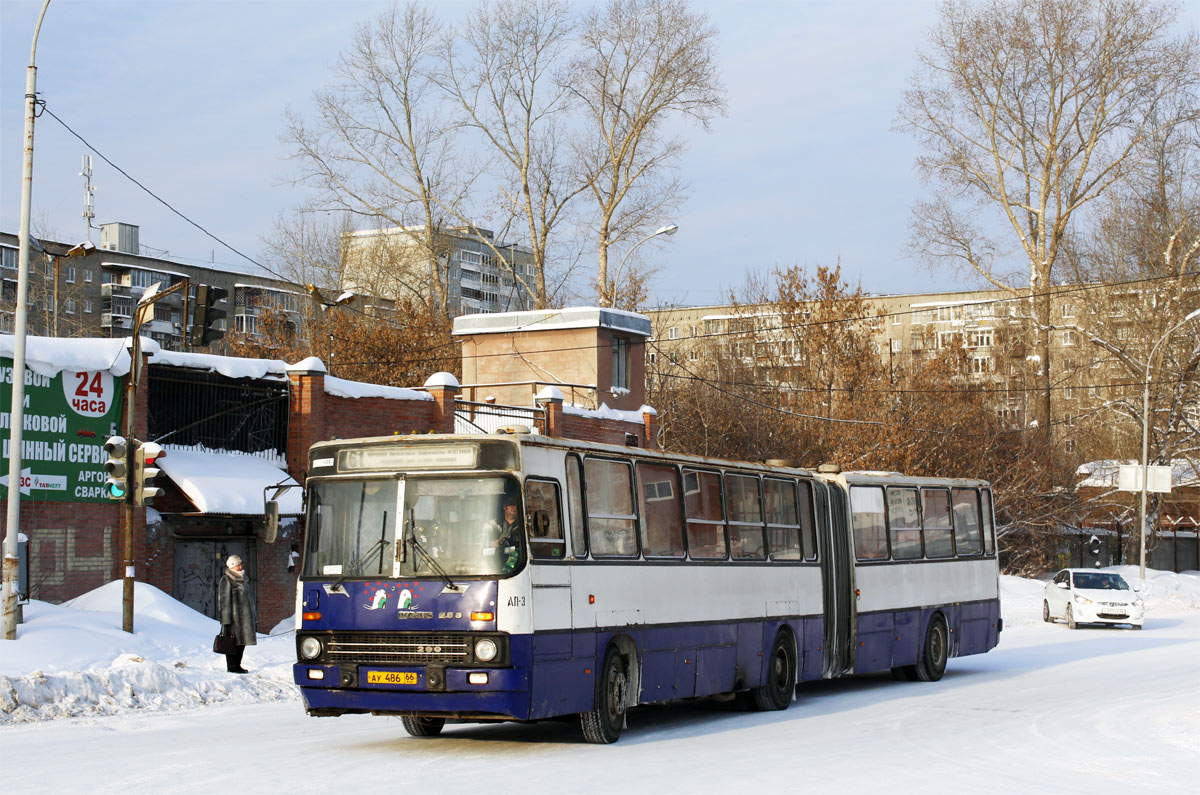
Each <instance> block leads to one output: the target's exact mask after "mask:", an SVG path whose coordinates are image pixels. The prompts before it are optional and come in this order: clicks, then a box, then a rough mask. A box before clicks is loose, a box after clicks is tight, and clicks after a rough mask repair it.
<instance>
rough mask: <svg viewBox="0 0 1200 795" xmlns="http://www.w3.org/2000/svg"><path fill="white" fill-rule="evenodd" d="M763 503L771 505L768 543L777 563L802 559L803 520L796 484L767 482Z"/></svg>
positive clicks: (765, 480)
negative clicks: (801, 530)
mask: <svg viewBox="0 0 1200 795" xmlns="http://www.w3.org/2000/svg"><path fill="white" fill-rule="evenodd" d="M763 501H764V502H765V503H766V506H767V541H768V548H769V549H770V551H771V558H772V559H773V560H801V559H802V558H803V557H804V553H803V551H802V549H801V547H800V517H799V513H798V512H797V509H796V483H795V481H792V480H776V479H775V478H764V479H763Z"/></svg>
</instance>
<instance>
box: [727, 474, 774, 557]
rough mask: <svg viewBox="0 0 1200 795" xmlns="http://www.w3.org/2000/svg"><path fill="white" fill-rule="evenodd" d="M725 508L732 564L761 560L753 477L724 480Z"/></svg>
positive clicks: (762, 551)
mask: <svg viewBox="0 0 1200 795" xmlns="http://www.w3.org/2000/svg"><path fill="white" fill-rule="evenodd" d="M725 505H726V507H727V509H728V511H729V549H730V551H731V552H732V553H733V558H734V560H763V559H765V558H766V557H767V550H766V546H765V543H764V541H763V529H764V528H763V509H762V495H761V494H760V493H759V485H758V478H757V477H756V476H754V475H733V474H729V475H726V476H725Z"/></svg>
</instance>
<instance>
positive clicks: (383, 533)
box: [332, 511, 392, 590]
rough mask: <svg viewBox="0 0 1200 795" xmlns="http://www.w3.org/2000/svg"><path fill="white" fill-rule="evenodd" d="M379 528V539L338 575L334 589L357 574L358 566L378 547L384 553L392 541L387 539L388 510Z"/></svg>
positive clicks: (384, 513) (334, 582)
mask: <svg viewBox="0 0 1200 795" xmlns="http://www.w3.org/2000/svg"><path fill="white" fill-rule="evenodd" d="M379 530H380V532H379V540H378V541H376V542H375V543H373V544H371V546H369V547H367V551H366V552H364V553H362V554H361V555H359V556H358V559H357V560H355V561H354V562H353V563H351V564H350V565H349V566H348V567H347V569H346V571H345V572H344V573H343V574H342V575H341V576H340V577H338V578H337V579H336V580H334V581H333V585H332V588H333V589H334V590H337V589H338V588H341V587H342V583H344V582H345V581H346V579H347V578H348V577H351V576H353V575H355V574H357V573H358V567H359V566H361V565H362V564H363V563H366V562H367V559H368V558H370V557H371V555H373V554H374V553H375V550H377V549H378V550H379V552H380V554H381V555H382V553H383V550H384V548H386V547H387V545H388V544H390V543H392V542H390V541H388V540H387V511H384V512H383V521H382V522H380V528H379Z"/></svg>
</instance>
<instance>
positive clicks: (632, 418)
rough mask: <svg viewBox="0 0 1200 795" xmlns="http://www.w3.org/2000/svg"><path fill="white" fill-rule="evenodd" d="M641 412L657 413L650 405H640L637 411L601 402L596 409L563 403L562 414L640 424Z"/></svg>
mask: <svg viewBox="0 0 1200 795" xmlns="http://www.w3.org/2000/svg"><path fill="white" fill-rule="evenodd" d="M643 413H649V414H658V412H657V411H655V410H654V409H653V408H652V407H650V406H642V407H641V408H640V409H638V410H637V411H622V410H620V409H610V408H609V407H608V405H607V404H605V403H601V404H600V408H598V409H588V408H584V407H583V406H576V405H573V404H570V403H567V404H564V405H563V414H575V415H576V416H580V417H588V418H590V419H593V420H621V421H622V422H632V423H635V424H637V425H641V424H642V414H643Z"/></svg>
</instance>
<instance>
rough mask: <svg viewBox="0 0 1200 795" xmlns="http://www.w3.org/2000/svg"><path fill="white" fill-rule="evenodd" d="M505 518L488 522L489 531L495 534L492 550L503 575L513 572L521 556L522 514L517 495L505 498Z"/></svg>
mask: <svg viewBox="0 0 1200 795" xmlns="http://www.w3.org/2000/svg"><path fill="white" fill-rule="evenodd" d="M503 504H504V518H503V519H502V520H501V521H500V522H499V523H497V522H488V525H487V529H488V530H489V531H490V532H491V533H492V534H493V538H492V542H491V548H492V549H493V550H495V553H494V554H496V555H498V556H499V560H500V562H501V563H500V570H501V573H502V574H507V573H509V572H510V571H512V570H513V569H514V568H515V567H516V565H517V561H518V560H520V555H521V532H522V528H521V514H520V508H519V506H518V505H517V498H516V496H515V495H512V494H508V495H505V497H504V503H503ZM489 554H490V550H489Z"/></svg>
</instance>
